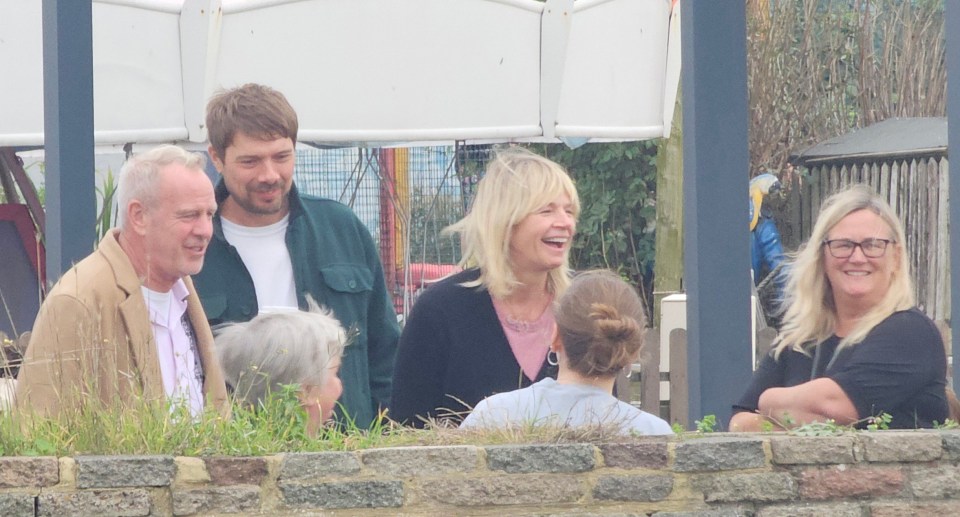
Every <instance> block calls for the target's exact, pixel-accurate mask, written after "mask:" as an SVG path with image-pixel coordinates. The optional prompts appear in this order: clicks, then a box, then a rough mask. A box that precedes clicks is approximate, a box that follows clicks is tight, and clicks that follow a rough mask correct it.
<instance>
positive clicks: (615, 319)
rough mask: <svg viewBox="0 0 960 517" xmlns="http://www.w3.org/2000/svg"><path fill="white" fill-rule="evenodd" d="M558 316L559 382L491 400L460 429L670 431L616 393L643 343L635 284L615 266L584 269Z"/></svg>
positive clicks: (554, 352) (553, 358)
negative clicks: (620, 378)
mask: <svg viewBox="0 0 960 517" xmlns="http://www.w3.org/2000/svg"><path fill="white" fill-rule="evenodd" d="M554 319H555V321H556V324H557V335H556V337H555V338H554V340H553V344H552V345H551V347H550V357H549V358H548V360H549V361H550V362H551V363H554V364H557V366H558V367H559V373H558V374H557V379H556V380H554V379H551V378H547V379H543V380H541V381H540V382H537V383H536V384H533V385H531V386H529V387H527V388H523V389H519V390H515V391H511V392H507V393H500V394H497V395H494V396H492V397H489V398H487V399H485V400H483V401H481V402H480V403H479V404H477V407H476V408H475V409H474V410H473V412H472V413H471V414H470V415H469V416H468V417H467V418H466V420H464V422H463V424H462V425H461V427H465V428H467V427H485V428H495V427H510V426H526V425H547V426H563V427H584V426H595V427H601V426H602V427H607V426H613V427H614V428H616V429H618V430H619V431H620V432H622V433H624V434H627V433H636V434H644V435H666V434H672V432H673V431H672V430H671V428H670V424H668V423H667V422H665V421H664V420H662V419H660V418H658V417H656V416H654V415H651V414H649V413H645V412H643V411H641V410H639V409H637V408H635V407H633V406H631V405H629V404H627V403H624V402H621V401H619V400H617V398H616V397H614V396H613V394H612V393H613V385H614V381H615V380H616V376H617V375H618V374H620V373H621V372H622V371H623V370H624V369H625V368H629V367H630V365H631V364H632V363H633V362H634V361H635V360H636V359H637V357H638V356H639V355H640V347H641V346H642V344H643V329H644V323H645V320H646V318H645V317H644V314H643V305H642V304H641V302H640V297H639V296H637V293H636V291H635V290H634V288H633V287H632V286H631V285H630V284H628V283H626V282H624V281H623V280H621V279H620V277H618V276H617V275H616V274H614V273H612V272H610V271H605V270H598V271H589V272H586V273H582V274H580V275H578V276H576V277H575V278H574V279H573V282H572V283H571V285H570V287H569V288H568V289H567V291H566V292H565V293H564V294H563V296H562V297H561V298H560V300H559V302H558V303H557V305H556V307H555V308H554Z"/></svg>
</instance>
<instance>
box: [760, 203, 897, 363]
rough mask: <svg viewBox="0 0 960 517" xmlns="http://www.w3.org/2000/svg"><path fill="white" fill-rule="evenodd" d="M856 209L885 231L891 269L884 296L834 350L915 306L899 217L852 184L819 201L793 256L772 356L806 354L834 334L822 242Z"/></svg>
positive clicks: (864, 335)
mask: <svg viewBox="0 0 960 517" xmlns="http://www.w3.org/2000/svg"><path fill="white" fill-rule="evenodd" d="M859 210H870V211H871V212H873V213H875V214H877V215H878V216H880V218H881V219H882V220H883V221H884V222H885V223H887V226H888V227H890V232H891V233H892V235H891V237H892V239H893V240H894V242H893V243H891V244H892V245H891V246H890V247H888V248H887V253H895V254H896V255H895V265H894V271H893V276H892V278H891V280H890V288H889V289H888V290H887V294H886V296H884V298H883V300H882V301H881V302H880V303H879V304H877V306H876V307H874V308H873V309H871V310H870V311H869V312H868V313H867V314H866V315H864V316H863V317H862V318H860V320H859V321H858V322H857V324H856V326H855V327H854V328H853V329H852V330H851V331H850V333H848V334H847V335H846V336H844V337H843V339H841V340H840V344H839V348H838V349H842V348H844V347H848V346H853V345H855V344H857V343H859V342H861V341H863V339H864V338H865V337H866V336H867V334H868V333H869V332H870V331H871V330H872V329H873V327H875V326H877V324H879V323H880V322H881V321H883V320H884V319H886V318H887V317H888V316H890V315H891V314H893V313H894V312H897V311H902V310H906V309H909V308H911V307H913V306H914V304H915V299H914V295H913V280H912V279H911V275H910V261H909V259H908V257H907V249H906V246H905V245H904V241H905V238H904V233H903V225H902V224H901V223H900V219H899V218H898V217H897V214H896V213H894V211H893V209H892V208H891V207H890V205H889V204H887V202H886V201H885V200H884V199H883V198H882V197H880V196H879V195H878V194H877V193H876V192H875V191H874V190H873V189H871V188H870V187H867V186H865V185H855V186H852V187H850V188H848V189H845V190H842V191H840V192H837V193H836V194H834V195H832V196H830V197H829V198H828V199H827V200H826V201H824V203H823V205H822V206H821V208H820V215H819V216H818V217H817V223H816V224H815V225H814V227H813V232H812V233H811V234H810V239H809V240H808V241H807V242H806V244H805V245H804V246H803V247H801V248H800V249H799V250H798V251H797V253H796V254H795V255H794V256H793V260H792V264H791V266H790V273H789V276H788V280H787V289H786V296H785V300H784V303H785V307H786V312H785V313H784V319H783V321H784V323H783V327H782V328H781V331H780V337H779V338H778V340H777V343H776V345H775V346H776V348H775V355H777V356H779V354H780V353H782V352H783V351H784V350H786V349H788V348H790V349H793V350H797V351H800V352H804V353H809V350H810V349H811V347H812V346H816V345H817V344H819V343H820V342H822V341H823V340H825V339H827V338H829V337H830V336H832V335H833V333H834V329H835V326H836V324H837V315H836V304H835V302H834V299H833V292H832V291H831V288H830V283H829V281H828V280H827V275H826V270H825V264H824V253H825V251H824V250H823V241H824V239H826V238H827V234H828V233H829V232H830V230H831V229H833V227H834V226H836V225H837V223H839V222H840V220H841V219H843V218H844V217H846V216H847V215H849V214H851V213H853V212H856V211H859Z"/></svg>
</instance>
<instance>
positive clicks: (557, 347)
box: [550, 325, 563, 353]
mask: <svg viewBox="0 0 960 517" xmlns="http://www.w3.org/2000/svg"><path fill="white" fill-rule="evenodd" d="M550 350H553V351H554V352H557V353H560V352H562V351H563V341H562V340H561V339H560V332H559V331H558V330H557V326H556V325H554V326H553V339H552V340H551V341H550Z"/></svg>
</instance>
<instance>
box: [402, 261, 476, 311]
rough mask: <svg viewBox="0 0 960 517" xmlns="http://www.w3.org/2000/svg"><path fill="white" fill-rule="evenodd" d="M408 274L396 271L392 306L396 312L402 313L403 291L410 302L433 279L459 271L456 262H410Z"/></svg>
mask: <svg viewBox="0 0 960 517" xmlns="http://www.w3.org/2000/svg"><path fill="white" fill-rule="evenodd" d="M409 269H410V276H409V279H408V278H407V274H406V272H404V271H397V277H396V278H397V284H396V285H397V289H395V290H394V296H393V308H394V309H395V310H396V311H397V314H402V313H403V298H404V292H406V293H407V295H408V296H409V300H410V304H411V305H412V304H413V301H414V300H416V298H417V295H418V294H420V291H422V290H423V289H425V288H426V287H428V286H429V285H430V284H431V283H433V282H434V281H437V280H439V279H441V278H443V277H445V276H447V275H450V274H452V273H457V272H459V271H460V266H457V265H456V264H423V263H419V262H418V263H414V264H410V268H409Z"/></svg>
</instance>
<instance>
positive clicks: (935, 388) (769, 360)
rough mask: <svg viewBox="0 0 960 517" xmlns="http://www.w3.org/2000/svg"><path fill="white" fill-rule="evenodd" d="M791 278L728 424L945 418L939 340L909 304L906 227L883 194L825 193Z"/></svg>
mask: <svg viewBox="0 0 960 517" xmlns="http://www.w3.org/2000/svg"><path fill="white" fill-rule="evenodd" d="M789 275H790V276H789V280H788V284H787V290H786V300H785V307H786V312H785V314H784V323H783V328H782V329H781V332H780V335H779V337H778V338H777V341H776V342H775V343H774V347H773V349H772V350H771V352H770V354H769V355H768V356H767V357H765V358H764V359H763V361H762V362H761V364H760V366H759V368H758V369H757V371H756V372H755V373H754V376H753V380H752V382H751V384H750V387H749V388H748V389H747V392H746V394H744V395H743V397H742V398H741V399H740V401H739V402H737V404H736V405H734V407H733V410H734V415H733V418H732V419H731V421H730V430H731V431H759V430H763V429H765V428H771V425H772V428H773V429H787V428H791V427H796V426H799V425H803V424H807V423H811V422H825V421H828V420H832V421H834V422H836V423H838V424H842V425H855V426H857V427H865V426H866V425H867V424H868V423H870V419H871V418H872V417H877V416H880V415H881V414H889V415H890V416H891V417H892V420H891V421H890V422H889V426H890V428H900V429H915V428H929V427H933V426H934V425H935V423H936V422H939V423H943V422H944V421H945V420H946V419H947V418H948V410H947V396H946V393H945V388H946V368H947V359H946V353H945V350H944V346H943V341H942V339H941V337H940V332H939V331H938V330H937V328H936V326H935V325H934V323H933V321H932V320H930V318H928V317H927V316H925V315H924V314H923V313H922V312H920V310H918V309H917V308H916V307H914V303H915V302H914V295H913V281H912V279H911V275H910V263H909V259H908V257H907V253H906V247H905V246H904V232H903V226H902V225H901V224H900V221H899V219H898V218H897V216H896V214H895V213H894V212H893V209H891V208H890V206H889V205H888V204H887V203H886V201H884V200H883V199H882V198H881V197H880V196H878V195H877V194H876V193H875V192H874V191H873V190H872V189H870V188H869V187H865V186H862V185H861V186H854V187H852V188H850V189H847V190H844V191H841V192H839V193H837V194H834V195H833V196H831V197H830V198H829V199H827V200H826V201H825V202H824V204H823V206H822V207H821V210H820V214H819V216H818V218H817V223H816V225H815V226H814V228H813V232H812V234H811V235H810V240H809V241H807V243H806V245H805V246H803V247H802V248H801V249H800V250H799V252H798V253H797V254H796V256H795V259H794V261H793V265H792V267H791V268H790V273H789ZM766 422H769V423H766Z"/></svg>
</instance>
